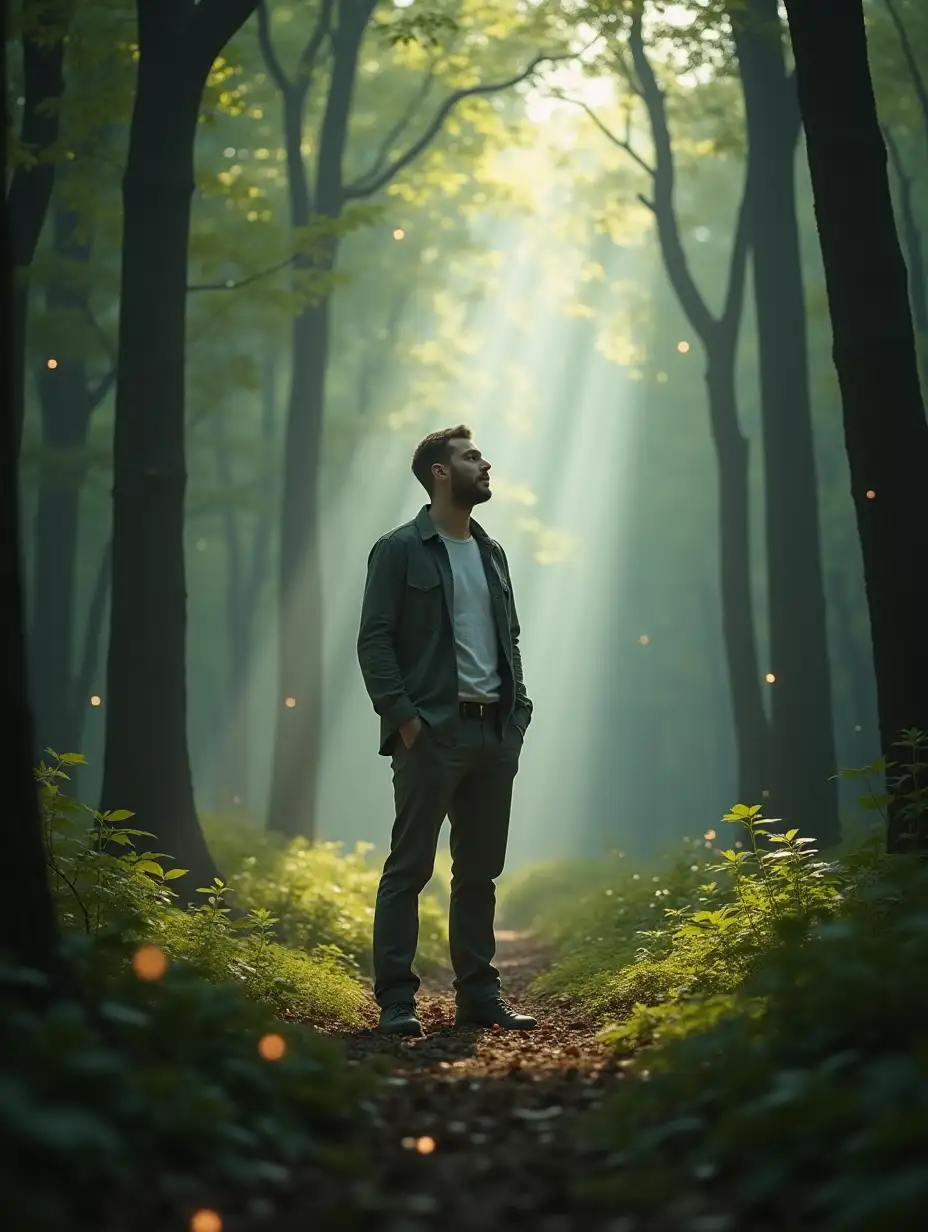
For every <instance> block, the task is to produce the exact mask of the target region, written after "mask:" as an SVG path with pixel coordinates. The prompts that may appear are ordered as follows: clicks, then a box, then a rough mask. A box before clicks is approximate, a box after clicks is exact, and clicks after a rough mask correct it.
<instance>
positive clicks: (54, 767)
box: [36, 753, 364, 1023]
mask: <svg viewBox="0 0 928 1232" xmlns="http://www.w3.org/2000/svg"><path fill="white" fill-rule="evenodd" d="M82 762H83V758H82V757H81V756H80V755H79V754H70V753H69V754H62V755H60V756H59V755H57V754H54V755H53V757H52V760H51V761H50V762H49V763H44V762H43V763H42V765H40V767H39V769H38V771H37V772H36V774H37V779H38V783H39V793H40V803H41V809H42V819H43V832H44V839H45V848H46V857H47V862H48V866H49V872H50V877H51V883H52V889H53V891H54V895H55V901H56V904H57V906H58V913H59V917H60V920H61V923H62V926H63V928H64V929H65V930H66V931H67V932H70V931H72V930H73V931H78V932H82V933H85V934H87V935H90V936H94V935H98V934H101V933H103V932H105V931H108V932H114V931H115V932H117V933H118V934H119V935H121V936H122V937H123V938H125V939H126V941H127V943H133V942H134V943H141V942H143V941H151V942H153V943H155V944H157V945H158V946H159V947H160V948H161V949H162V950H164V952H165V953H166V954H168V955H169V956H170V957H172V958H175V959H183V960H187V961H191V962H193V963H195V965H196V969H197V971H198V973H199V974H200V976H201V977H205V978H208V979H211V980H213V981H218V982H234V983H236V984H238V985H239V986H240V988H241V989H242V991H243V992H244V993H246V995H248V996H250V997H252V998H254V999H256V1000H260V1001H263V1002H264V1003H265V1004H267V1005H268V1006H269V1007H270V1008H271V1009H273V1010H275V1011H276V1012H277V1013H280V1014H285V1015H286V1016H288V1017H291V1018H298V1019H304V1020H309V1021H312V1022H316V1023H322V1022H324V1021H333V1020H334V1021H342V1022H356V1021H358V1019H359V1012H360V1008H361V1006H362V1004H363V1002H364V993H363V990H362V988H361V985H360V984H359V982H358V979H357V969H356V967H355V966H354V964H353V963H352V962H351V960H350V958H348V957H346V956H345V955H344V954H343V953H342V952H341V950H340V949H339V948H338V947H337V946H334V945H332V944H331V943H329V944H326V943H324V942H320V943H318V944H314V945H312V946H311V948H310V947H309V946H307V948H305V949H294V948H287V947H286V946H285V945H283V944H281V943H280V939H278V936H277V932H276V929H277V926H278V921H277V920H276V919H275V917H274V916H273V915H272V914H271V913H270V912H269V911H267V910H266V909H265V908H263V907H261V906H260V905H257V906H255V907H253V908H251V909H250V910H248V911H247V912H246V913H245V914H244V915H240V916H238V917H237V918H234V919H233V918H232V912H231V909H230V907H229V906H228V903H227V901H226V898H227V894H228V889H229V887H228V886H226V885H225V884H224V883H222V882H216V883H215V884H214V885H212V886H202V887H199V886H198V887H196V889H197V892H198V894H199V896H200V900H201V901H200V903H199V905H198V906H197V907H195V908H193V909H192V910H189V911H179V910H177V909H176V908H175V907H174V905H173V904H174V901H175V899H176V893H175V891H174V890H173V888H172V887H173V886H174V884H175V883H176V882H177V880H178V879H179V878H182V877H184V876H186V875H187V874H186V872H185V870H183V869H179V868H176V867H175V868H172V867H170V863H169V857H167V856H165V855H164V854H163V853H161V852H157V851H149V850H145V849H140V847H139V846H138V845H137V844H139V843H143V842H144V840H146V839H150V838H152V837H153V836H152V835H151V834H149V833H147V832H146V831H144V830H139V829H135V828H133V827H131V826H127V825H126V824H125V823H126V822H127V821H130V820H131V819H132V814H131V813H129V812H128V811H126V810H120V811H118V812H111V813H106V814H101V813H98V812H94V811H93V810H91V809H88V808H87V807H86V806H85V805H83V804H81V803H80V802H79V801H78V800H76V799H75V798H74V797H71V796H68V795H67V794H66V793H65V792H64V790H63V787H64V785H65V784H67V783H68V781H69V776H68V768H69V767H71V766H75V765H80V764H81V763H82ZM106 952H107V951H106V950H105V949H102V948H101V950H100V956H101V958H102V957H103V955H104V953H106Z"/></svg>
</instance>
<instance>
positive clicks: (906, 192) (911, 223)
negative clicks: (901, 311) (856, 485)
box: [882, 120, 928, 398]
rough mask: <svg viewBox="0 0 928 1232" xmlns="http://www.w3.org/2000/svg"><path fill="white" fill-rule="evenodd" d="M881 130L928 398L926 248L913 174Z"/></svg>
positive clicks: (894, 143)
mask: <svg viewBox="0 0 928 1232" xmlns="http://www.w3.org/2000/svg"><path fill="white" fill-rule="evenodd" d="M882 132H883V138H884V140H885V142H886V149H887V151H888V153H889V160H890V162H891V164H892V168H893V172H894V173H895V176H896V181H897V184H898V190H899V215H900V221H901V223H902V235H903V239H904V243H905V259H906V265H907V267H908V271H909V290H910V291H911V294H912V318H913V321H914V323H915V333H916V337H917V345H918V350H919V356H920V371H921V377H922V397H923V398H928V265H926V263H925V250H924V245H923V243H922V233H921V228H920V226H919V221H918V216H917V211H916V206H915V200H914V197H915V193H914V189H915V182H914V176H913V175H912V173H911V172H910V171H907V170H906V167H905V161H904V159H903V157H902V151H901V149H900V148H899V142H898V140H897V138H896V135H895V133H893V131H892V129H891V128H890V127H889V126H888V125H887V126H884V127H883V129H882ZM926 135H928V120H926Z"/></svg>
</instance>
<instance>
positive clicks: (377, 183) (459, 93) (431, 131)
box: [342, 52, 579, 201]
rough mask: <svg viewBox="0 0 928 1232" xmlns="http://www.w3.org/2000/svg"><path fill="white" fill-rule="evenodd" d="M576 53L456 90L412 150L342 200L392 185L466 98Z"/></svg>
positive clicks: (349, 188) (545, 57)
mask: <svg viewBox="0 0 928 1232" xmlns="http://www.w3.org/2000/svg"><path fill="white" fill-rule="evenodd" d="M577 54H579V53H577V52H565V53H564V54H557V55H554V54H551V53H544V54H542V55H538V56H536V57H535V58H534V59H533V60H532V62H531V63H530V64H529V65H528V66H527V67H526V68H524V69H523V70H522V71H521V72H520V73H516V74H515V76H513V77H509V78H507V79H506V80H505V81H494V82H488V83H487V84H486V85H479V86H468V87H467V88H466V89H461V90H454V91H453V92H452V93H451V94H449V95H448V97H447V98H446V99H445V101H444V102H443V103H442V105H441V106H440V107H439V108H438V110H437V111H436V113H435V115H434V116H433V117H432V120H431V123H430V124H429V125H428V127H427V128H426V130H425V132H424V133H423V134H422V136H421V137H419V138H418V140H417V141H414V142H413V144H412V145H411V146H410V147H409V149H408V150H406V152H405V153H404V154H401V155H399V157H398V158H395V159H394V160H393V162H392V163H391V164H390V165H389V166H388V167H387V168H386V169H385V170H383V171H381V172H380V173H379V174H378V175H372V174H371V173H370V172H368V174H367V175H366V176H361V177H360V178H359V179H357V180H355V182H354V183H353V184H348V185H346V186H345V189H344V192H343V194H342V195H343V198H344V200H346V201H353V200H355V201H356V200H359V199H361V198H363V197H371V196H373V195H374V193H376V192H379V191H380V189H381V188H384V187H385V186H386V185H387V184H389V183H390V181H391V180H392V179H394V178H395V177H396V176H397V175H399V173H400V172H401V171H402V170H403V169H404V168H405V167H408V166H409V164H410V163H411V162H414V161H415V160H416V159H417V158H418V157H419V155H420V154H421V153H422V151H423V150H425V149H426V148H427V147H428V146H429V145H430V144H431V143H432V141H434V139H435V137H436V136H437V135H438V133H439V132H440V131H441V127H442V125H443V124H444V122H445V120H446V119H447V118H448V116H449V115H450V114H451V112H452V111H453V110H454V109H455V107H457V105H458V103H462V102H463V101H464V99H466V98H475V97H478V96H480V95H484V94H498V93H499V92H500V91H501V90H508V89H510V88H511V87H512V86H516V85H518V84H519V83H520V82H521V81H525V80H526V79H527V78H528V77H531V75H532V73H534V71H535V69H536V68H538V66H539V65H540V64H544V63H554V62H555V61H558V60H573V59H576V56H577Z"/></svg>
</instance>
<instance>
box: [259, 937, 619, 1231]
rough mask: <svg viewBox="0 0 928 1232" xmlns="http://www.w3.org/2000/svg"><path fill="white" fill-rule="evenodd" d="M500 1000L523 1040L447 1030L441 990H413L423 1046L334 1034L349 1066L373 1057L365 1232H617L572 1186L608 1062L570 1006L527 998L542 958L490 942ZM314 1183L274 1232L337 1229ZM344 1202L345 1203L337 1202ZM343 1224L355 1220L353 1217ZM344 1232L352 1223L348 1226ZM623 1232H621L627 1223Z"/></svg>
mask: <svg viewBox="0 0 928 1232" xmlns="http://www.w3.org/2000/svg"><path fill="white" fill-rule="evenodd" d="M498 943H499V949H498V953H497V960H496V961H497V965H498V967H499V969H500V973H501V976H502V982H503V993H504V996H505V997H506V999H507V1001H510V1002H511V1003H512V1004H513V1005H514V1006H515V1008H517V1009H519V1010H524V1011H527V1012H530V1013H532V1014H534V1015H535V1016H536V1017H537V1019H538V1027H537V1028H536V1029H535V1030H534V1031H531V1032H506V1031H499V1030H494V1031H485V1030H477V1029H474V1030H470V1029H468V1030H454V1028H453V1025H452V1024H453V1020H454V998H453V995H452V994H451V993H450V991H449V987H448V984H447V983H446V984H444V986H441V987H440V986H439V985H438V983H437V981H435V980H432V981H430V982H429V983H427V984H426V983H424V984H423V987H422V989H421V991H420V994H419V998H418V1006H419V1013H420V1017H421V1019H422V1024H423V1028H424V1031H425V1035H424V1037H423V1038H421V1039H418V1040H408V1041H402V1042H399V1041H391V1040H388V1039H384V1038H382V1037H380V1036H378V1035H376V1034H375V1033H374V1031H373V1026H374V1023H375V1022H376V1018H377V1014H376V1006H375V1005H374V1004H373V1001H372V1002H371V1005H370V1017H369V1024H370V1025H369V1027H368V1028H367V1029H366V1030H361V1031H355V1032H350V1033H349V1032H346V1033H343V1034H342V1035H341V1038H342V1039H343V1041H344V1043H345V1045H346V1047H347V1050H348V1055H349V1057H350V1058H351V1059H352V1060H354V1061H358V1062H362V1061H364V1060H368V1059H370V1058H371V1057H379V1058H381V1062H382V1063H384V1064H386V1065H387V1067H388V1077H387V1080H386V1084H385V1086H384V1087H383V1088H382V1090H380V1091H378V1092H377V1093H375V1094H374V1095H373V1096H372V1097H371V1099H370V1100H369V1101H368V1103H367V1104H366V1105H365V1108H366V1111H367V1112H368V1119H367V1122H366V1126H365V1130H364V1137H365V1145H366V1147H367V1148H368V1150H369V1158H370V1160H371V1161H372V1162H371V1165H370V1166H369V1167H367V1168H366V1169H365V1174H364V1177H363V1180H361V1181H360V1182H358V1183H357V1184H356V1185H355V1186H353V1188H354V1193H353V1195H352V1197H353V1198H354V1201H353V1202H348V1203H346V1205H347V1206H353V1207H354V1209H355V1210H356V1211H357V1210H358V1209H360V1210H361V1212H362V1214H361V1216H360V1219H359V1221H358V1223H359V1225H360V1226H361V1227H362V1228H364V1229H371V1232H375V1230H376V1232H432V1230H433V1229H434V1230H435V1232H438V1230H441V1232H476V1230H479V1232H496V1230H497V1229H499V1230H500V1232H516V1230H517V1229H529V1228H530V1229H532V1232H574V1230H575V1229H576V1230H577V1232H580V1230H581V1229H582V1230H583V1232H586V1230H588V1229H589V1230H595V1229H609V1230H610V1232H613V1230H614V1232H620V1230H621V1229H622V1227H623V1224H624V1222H625V1221H623V1220H621V1219H616V1218H615V1217H614V1216H613V1217H611V1218H609V1219H603V1218H597V1217H596V1216H595V1215H594V1214H593V1213H592V1212H591V1211H589V1210H585V1211H583V1212H581V1211H580V1210H579V1209H578V1208H577V1203H576V1199H575V1198H574V1197H573V1195H572V1194H571V1187H572V1186H574V1185H576V1182H577V1180H578V1179H579V1178H580V1176H581V1175H582V1174H583V1173H584V1171H586V1169H587V1167H588V1165H589V1164H590V1163H591V1162H592V1156H593V1155H595V1154H596V1153H595V1152H593V1153H592V1154H591V1152H590V1151H589V1150H588V1148H586V1147H584V1146H583V1145H582V1142H581V1140H580V1135H579V1134H578V1133H577V1129H578V1121H579V1120H580V1118H582V1117H583V1116H584V1115H585V1114H588V1113H589V1112H590V1111H591V1110H594V1109H596V1108H598V1107H600V1106H601V1104H602V1102H603V1100H604V1099H605V1098H607V1097H608V1096H610V1095H611V1094H613V1092H614V1091H615V1089H616V1087H617V1086H618V1084H619V1083H620V1081H621V1080H622V1074H623V1069H622V1064H621V1060H620V1059H619V1058H617V1057H616V1056H615V1054H613V1053H611V1052H609V1051H607V1050H606V1049H605V1048H603V1047H602V1046H601V1045H600V1044H599V1043H598V1042H597V1039H596V1029H595V1027H594V1025H593V1024H592V1023H591V1022H590V1021H589V1020H588V1019H587V1018H585V1017H584V1016H582V1015H580V1014H579V1013H578V1012H577V1011H576V1009H575V1008H572V1007H571V1006H570V1005H568V1004H563V1003H560V1002H557V1001H554V1002H540V1001H539V1000H538V999H537V998H533V997H531V996H529V995H528V993H527V989H528V986H529V984H530V983H531V981H532V978H533V977H534V976H535V975H536V974H537V973H538V972H539V971H541V970H543V969H544V967H545V966H546V965H547V964H548V962H549V959H550V955H549V954H548V953H547V952H546V951H545V950H544V948H543V947H541V946H539V945H538V943H537V942H535V941H534V940H533V939H532V937H531V936H529V935H526V934H519V933H506V932H502V933H499V934H498ZM326 1188H327V1187H326V1186H325V1185H322V1186H319V1185H318V1183H317V1184H314V1185H311V1186H309V1185H308V1186H307V1187H306V1190H305V1192H304V1193H302V1194H301V1193H300V1191H299V1190H298V1191H297V1193H296V1194H294V1195H293V1196H292V1199H291V1201H290V1202H288V1203H287V1206H286V1209H284V1210H278V1213H277V1216H276V1218H275V1220H274V1224H275V1228H276V1229H277V1232H297V1229H307V1228H311V1227H312V1228H324V1229H328V1228H330V1227H331V1228H337V1227H339V1226H340V1225H341V1221H340V1220H339V1218H338V1215H337V1212H336V1210H333V1209H332V1208H331V1207H330V1206H329V1203H328V1202H327V1201H326V1200H325V1198H324V1196H323V1193H322V1192H320V1191H321V1190H325V1189H326ZM343 1196H344V1197H347V1196H348V1195H347V1194H344V1195H343ZM355 1218H356V1220H357V1219H358V1216H355ZM358 1223H356V1224H355V1225H354V1226H358ZM626 1226H627V1225H626Z"/></svg>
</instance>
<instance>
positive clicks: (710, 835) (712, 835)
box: [703, 830, 715, 842]
mask: <svg viewBox="0 0 928 1232" xmlns="http://www.w3.org/2000/svg"><path fill="white" fill-rule="evenodd" d="M703 838H705V839H708V840H709V842H711V841H712V840H713V839H714V838H715V831H714V830H707V831H706V832H705V834H704V835H703Z"/></svg>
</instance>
